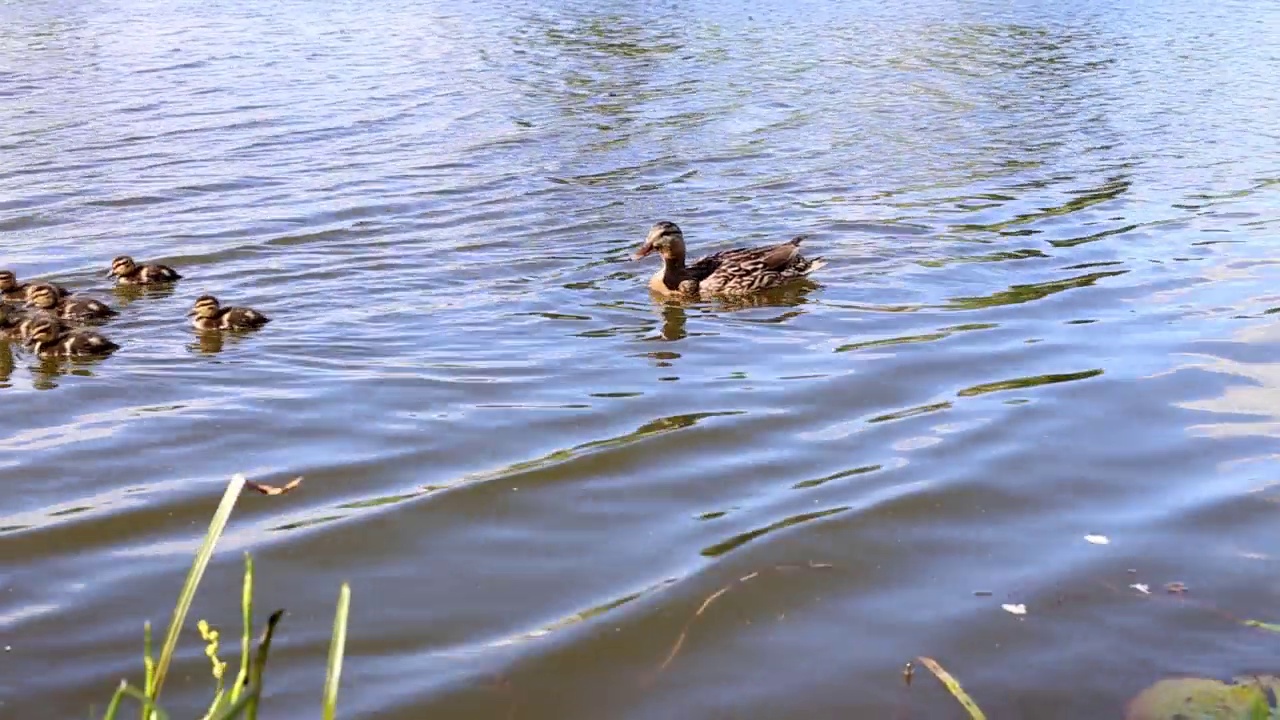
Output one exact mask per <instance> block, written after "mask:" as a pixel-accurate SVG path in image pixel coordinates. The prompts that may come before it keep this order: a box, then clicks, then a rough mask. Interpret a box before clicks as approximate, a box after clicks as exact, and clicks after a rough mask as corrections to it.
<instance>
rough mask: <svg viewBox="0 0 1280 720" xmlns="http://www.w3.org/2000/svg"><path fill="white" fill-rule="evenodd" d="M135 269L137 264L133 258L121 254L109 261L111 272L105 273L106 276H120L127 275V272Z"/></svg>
mask: <svg viewBox="0 0 1280 720" xmlns="http://www.w3.org/2000/svg"><path fill="white" fill-rule="evenodd" d="M137 269H138V264H137V263H135V262H134V261H133V258H131V257H129V256H128V255H121V256H120V257H118V258H116V259H115V260H112V261H111V272H108V273H107V277H120V276H121V275H128V274H129V273H131V272H133V271H134V270H137Z"/></svg>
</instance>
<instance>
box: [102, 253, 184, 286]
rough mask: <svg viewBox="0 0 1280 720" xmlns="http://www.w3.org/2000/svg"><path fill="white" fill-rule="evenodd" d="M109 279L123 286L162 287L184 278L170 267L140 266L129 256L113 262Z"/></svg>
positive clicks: (151, 264)
mask: <svg viewBox="0 0 1280 720" xmlns="http://www.w3.org/2000/svg"><path fill="white" fill-rule="evenodd" d="M107 277H113V278H115V279H116V282H118V283H120V284H121V285H160V284H162V283H171V282H173V281H175V280H180V279H181V278H182V276H181V275H179V274H178V272H177V271H176V270H174V269H173V268H171V267H169V266H168V265H157V264H154V263H150V264H146V265H139V264H137V263H135V262H134V261H133V258H131V257H129V256H128V255H121V256H120V257H118V258H116V259H114V260H112V261H111V271H110V272H108V273H107Z"/></svg>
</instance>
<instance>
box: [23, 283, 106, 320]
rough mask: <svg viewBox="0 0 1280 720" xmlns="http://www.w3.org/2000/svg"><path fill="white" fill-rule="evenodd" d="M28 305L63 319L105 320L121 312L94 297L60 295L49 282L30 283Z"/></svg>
mask: <svg viewBox="0 0 1280 720" xmlns="http://www.w3.org/2000/svg"><path fill="white" fill-rule="evenodd" d="M27 305H30V306H31V307H35V308H39V309H41V310H44V311H47V312H50V313H53V314H55V315H57V316H58V317H60V318H62V319H63V320H105V319H106V318H109V317H115V316H116V315H119V314H120V313H118V312H116V311H115V310H112V309H111V308H110V307H108V306H107V304H106V303H103V302H99V301H97V300H94V299H93V298H87V297H76V296H75V295H61V296H60V295H58V290H57V288H55V287H54V286H53V285H50V284H49V283H32V284H31V285H28V286H27Z"/></svg>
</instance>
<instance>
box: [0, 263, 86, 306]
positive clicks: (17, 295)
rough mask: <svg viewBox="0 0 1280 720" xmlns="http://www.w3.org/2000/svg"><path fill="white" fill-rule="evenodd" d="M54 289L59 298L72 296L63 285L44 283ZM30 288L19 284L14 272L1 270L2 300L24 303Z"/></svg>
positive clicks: (0, 297) (0, 287)
mask: <svg viewBox="0 0 1280 720" xmlns="http://www.w3.org/2000/svg"><path fill="white" fill-rule="evenodd" d="M44 284H45V285H48V286H49V287H51V288H53V289H54V291H55V292H57V293H58V297H64V296H66V295H70V294H71V293H69V292H67V289H66V288H64V287H62V286H61V285H55V284H53V283H44ZM28 287H30V286H29V285H28V284H26V283H21V284H20V283H19V282H18V277H17V276H16V275H14V274H13V271H12V270H0V300H12V301H16V302H22V301H23V300H25V299H26V297H27V288H28Z"/></svg>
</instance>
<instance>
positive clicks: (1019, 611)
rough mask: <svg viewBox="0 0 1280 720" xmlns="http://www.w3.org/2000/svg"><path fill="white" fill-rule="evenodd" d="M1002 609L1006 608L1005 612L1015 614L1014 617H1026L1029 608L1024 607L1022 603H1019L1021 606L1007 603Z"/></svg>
mask: <svg viewBox="0 0 1280 720" xmlns="http://www.w3.org/2000/svg"><path fill="white" fill-rule="evenodd" d="M1000 607H1001V608H1004V610H1005V611H1007V612H1011V613H1013V614H1014V615H1026V614H1027V606H1026V605H1023V604H1021V603H1019V604H1017V605H1010V604H1008V603H1005V604H1004V605H1001V606H1000Z"/></svg>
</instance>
